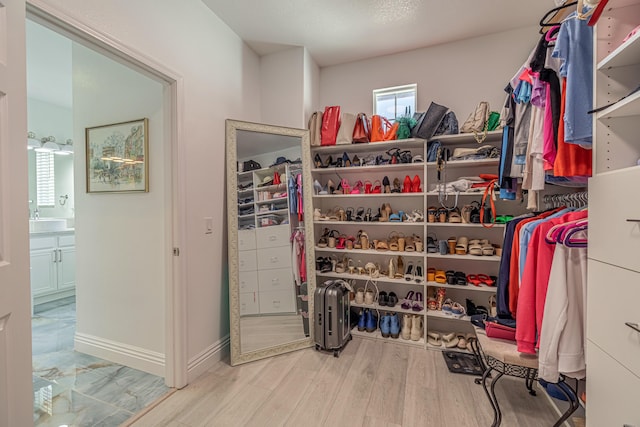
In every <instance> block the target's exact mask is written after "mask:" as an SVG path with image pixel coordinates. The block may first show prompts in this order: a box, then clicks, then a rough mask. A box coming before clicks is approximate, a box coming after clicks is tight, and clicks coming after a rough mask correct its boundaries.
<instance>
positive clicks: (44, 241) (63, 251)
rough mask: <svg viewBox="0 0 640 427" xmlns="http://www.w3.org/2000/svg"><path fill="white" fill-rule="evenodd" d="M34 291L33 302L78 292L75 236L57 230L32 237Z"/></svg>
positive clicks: (46, 300)
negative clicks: (76, 290) (76, 287)
mask: <svg viewBox="0 0 640 427" xmlns="http://www.w3.org/2000/svg"><path fill="white" fill-rule="evenodd" d="M30 263H31V293H32V297H33V300H34V301H33V303H34V304H41V303H44V302H49V301H54V300H56V299H60V298H65V297H69V296H73V295H74V294H75V284H76V279H75V274H76V273H75V270H76V250H75V236H74V235H73V234H69V233H59V234H58V233H55V234H48V235H46V236H33V235H32V237H31V238H30Z"/></svg>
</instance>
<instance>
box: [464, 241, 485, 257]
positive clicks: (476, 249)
mask: <svg viewBox="0 0 640 427" xmlns="http://www.w3.org/2000/svg"><path fill="white" fill-rule="evenodd" d="M467 253H468V254H469V255H476V256H479V255H482V245H481V244H480V240H478V239H474V240H470V241H469V247H468V251H467Z"/></svg>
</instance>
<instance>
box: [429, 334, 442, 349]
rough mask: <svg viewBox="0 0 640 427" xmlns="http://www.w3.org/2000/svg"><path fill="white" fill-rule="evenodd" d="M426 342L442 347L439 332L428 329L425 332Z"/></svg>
mask: <svg viewBox="0 0 640 427" xmlns="http://www.w3.org/2000/svg"><path fill="white" fill-rule="evenodd" d="M427 343H429V344H430V345H433V346H436V347H442V341H441V340H440V333H438V332H433V331H429V332H427Z"/></svg>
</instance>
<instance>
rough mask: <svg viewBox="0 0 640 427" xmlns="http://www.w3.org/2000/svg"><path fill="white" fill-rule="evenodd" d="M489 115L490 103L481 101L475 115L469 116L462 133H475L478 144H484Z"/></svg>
mask: <svg viewBox="0 0 640 427" xmlns="http://www.w3.org/2000/svg"><path fill="white" fill-rule="evenodd" d="M489 115H490V108H489V103H488V102H487V101H481V102H480V103H479V104H478V106H477V107H476V109H475V110H474V111H473V113H471V114H469V117H468V118H467V120H466V121H465V122H464V123H463V124H462V127H461V128H460V133H473V136H474V137H475V139H476V141H477V142H478V144H480V143H482V142H483V141H484V140H485V139H486V138H487V123H488V120H489ZM481 133H482V135H481Z"/></svg>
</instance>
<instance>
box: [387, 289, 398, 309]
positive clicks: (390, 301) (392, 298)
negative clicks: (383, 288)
mask: <svg viewBox="0 0 640 427" xmlns="http://www.w3.org/2000/svg"><path fill="white" fill-rule="evenodd" d="M397 303H398V296H397V295H396V293H395V292H389V295H388V296H387V307H395V306H396V304H397Z"/></svg>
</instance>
